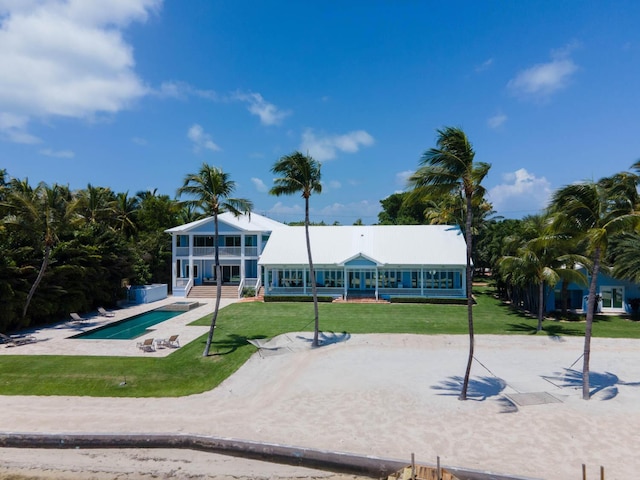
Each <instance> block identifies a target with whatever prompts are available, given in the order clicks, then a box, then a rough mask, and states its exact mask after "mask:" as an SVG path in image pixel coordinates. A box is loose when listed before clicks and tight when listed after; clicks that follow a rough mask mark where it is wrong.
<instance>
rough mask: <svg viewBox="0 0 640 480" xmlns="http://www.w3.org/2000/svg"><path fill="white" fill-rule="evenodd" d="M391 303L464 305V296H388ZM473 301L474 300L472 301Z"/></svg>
mask: <svg viewBox="0 0 640 480" xmlns="http://www.w3.org/2000/svg"><path fill="white" fill-rule="evenodd" d="M389 302H391V303H430V304H432V305H466V304H467V299H466V298H447V297H434V298H427V297H390V298H389ZM474 303H475V302H474Z"/></svg>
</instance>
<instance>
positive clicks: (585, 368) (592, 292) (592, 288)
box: [582, 247, 600, 400]
mask: <svg viewBox="0 0 640 480" xmlns="http://www.w3.org/2000/svg"><path fill="white" fill-rule="evenodd" d="M599 271H600V247H596V249H595V251H594V252H593V270H592V272H591V283H590V284H589V297H588V298H587V318H586V325H585V327H584V355H583V357H582V358H583V363H582V399H583V400H589V399H590V398H591V393H590V391H589V387H590V385H589V358H590V357H591V330H592V327H593V315H594V312H595V307H596V287H597V285H598V272H599Z"/></svg>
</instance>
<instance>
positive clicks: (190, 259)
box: [189, 233, 193, 280]
mask: <svg viewBox="0 0 640 480" xmlns="http://www.w3.org/2000/svg"><path fill="white" fill-rule="evenodd" d="M192 279H193V233H190V234H189V280H192Z"/></svg>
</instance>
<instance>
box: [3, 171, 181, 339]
mask: <svg viewBox="0 0 640 480" xmlns="http://www.w3.org/2000/svg"><path fill="white" fill-rule="evenodd" d="M182 213H183V212H182V208H181V206H180V205H179V203H178V202H176V201H175V200H173V199H171V198H170V197H168V196H166V195H157V194H156V192H155V191H154V192H139V193H138V194H137V195H135V196H129V194H128V192H125V193H114V192H113V191H111V189H110V188H108V187H101V186H94V185H88V186H87V188H85V189H81V190H77V191H70V190H69V188H68V187H66V186H64V185H58V184H53V185H47V184H46V183H40V184H38V185H36V186H33V185H32V184H30V183H29V181H28V179H23V180H19V179H15V178H10V177H9V174H8V172H6V170H0V250H1V251H2V255H0V331H2V332H7V331H13V330H16V329H19V328H22V327H26V326H29V325H36V324H43V323H47V322H50V321H59V320H61V319H64V318H67V317H68V315H69V312H74V311H77V312H86V311H90V310H93V309H95V308H97V307H98V306H106V307H109V306H114V305H115V304H116V302H117V301H118V300H121V299H123V298H124V297H125V293H126V288H125V285H126V284H141V283H149V282H159V283H168V282H169V281H170V272H171V268H170V262H171V238H170V236H169V235H167V234H166V233H164V230H165V229H167V228H170V227H173V226H175V225H177V224H178V223H180V218H181V215H182Z"/></svg>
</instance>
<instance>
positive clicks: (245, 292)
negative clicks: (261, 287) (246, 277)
mask: <svg viewBox="0 0 640 480" xmlns="http://www.w3.org/2000/svg"><path fill="white" fill-rule="evenodd" d="M242 296H243V297H255V296H256V289H255V288H253V287H244V288H243V289H242Z"/></svg>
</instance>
